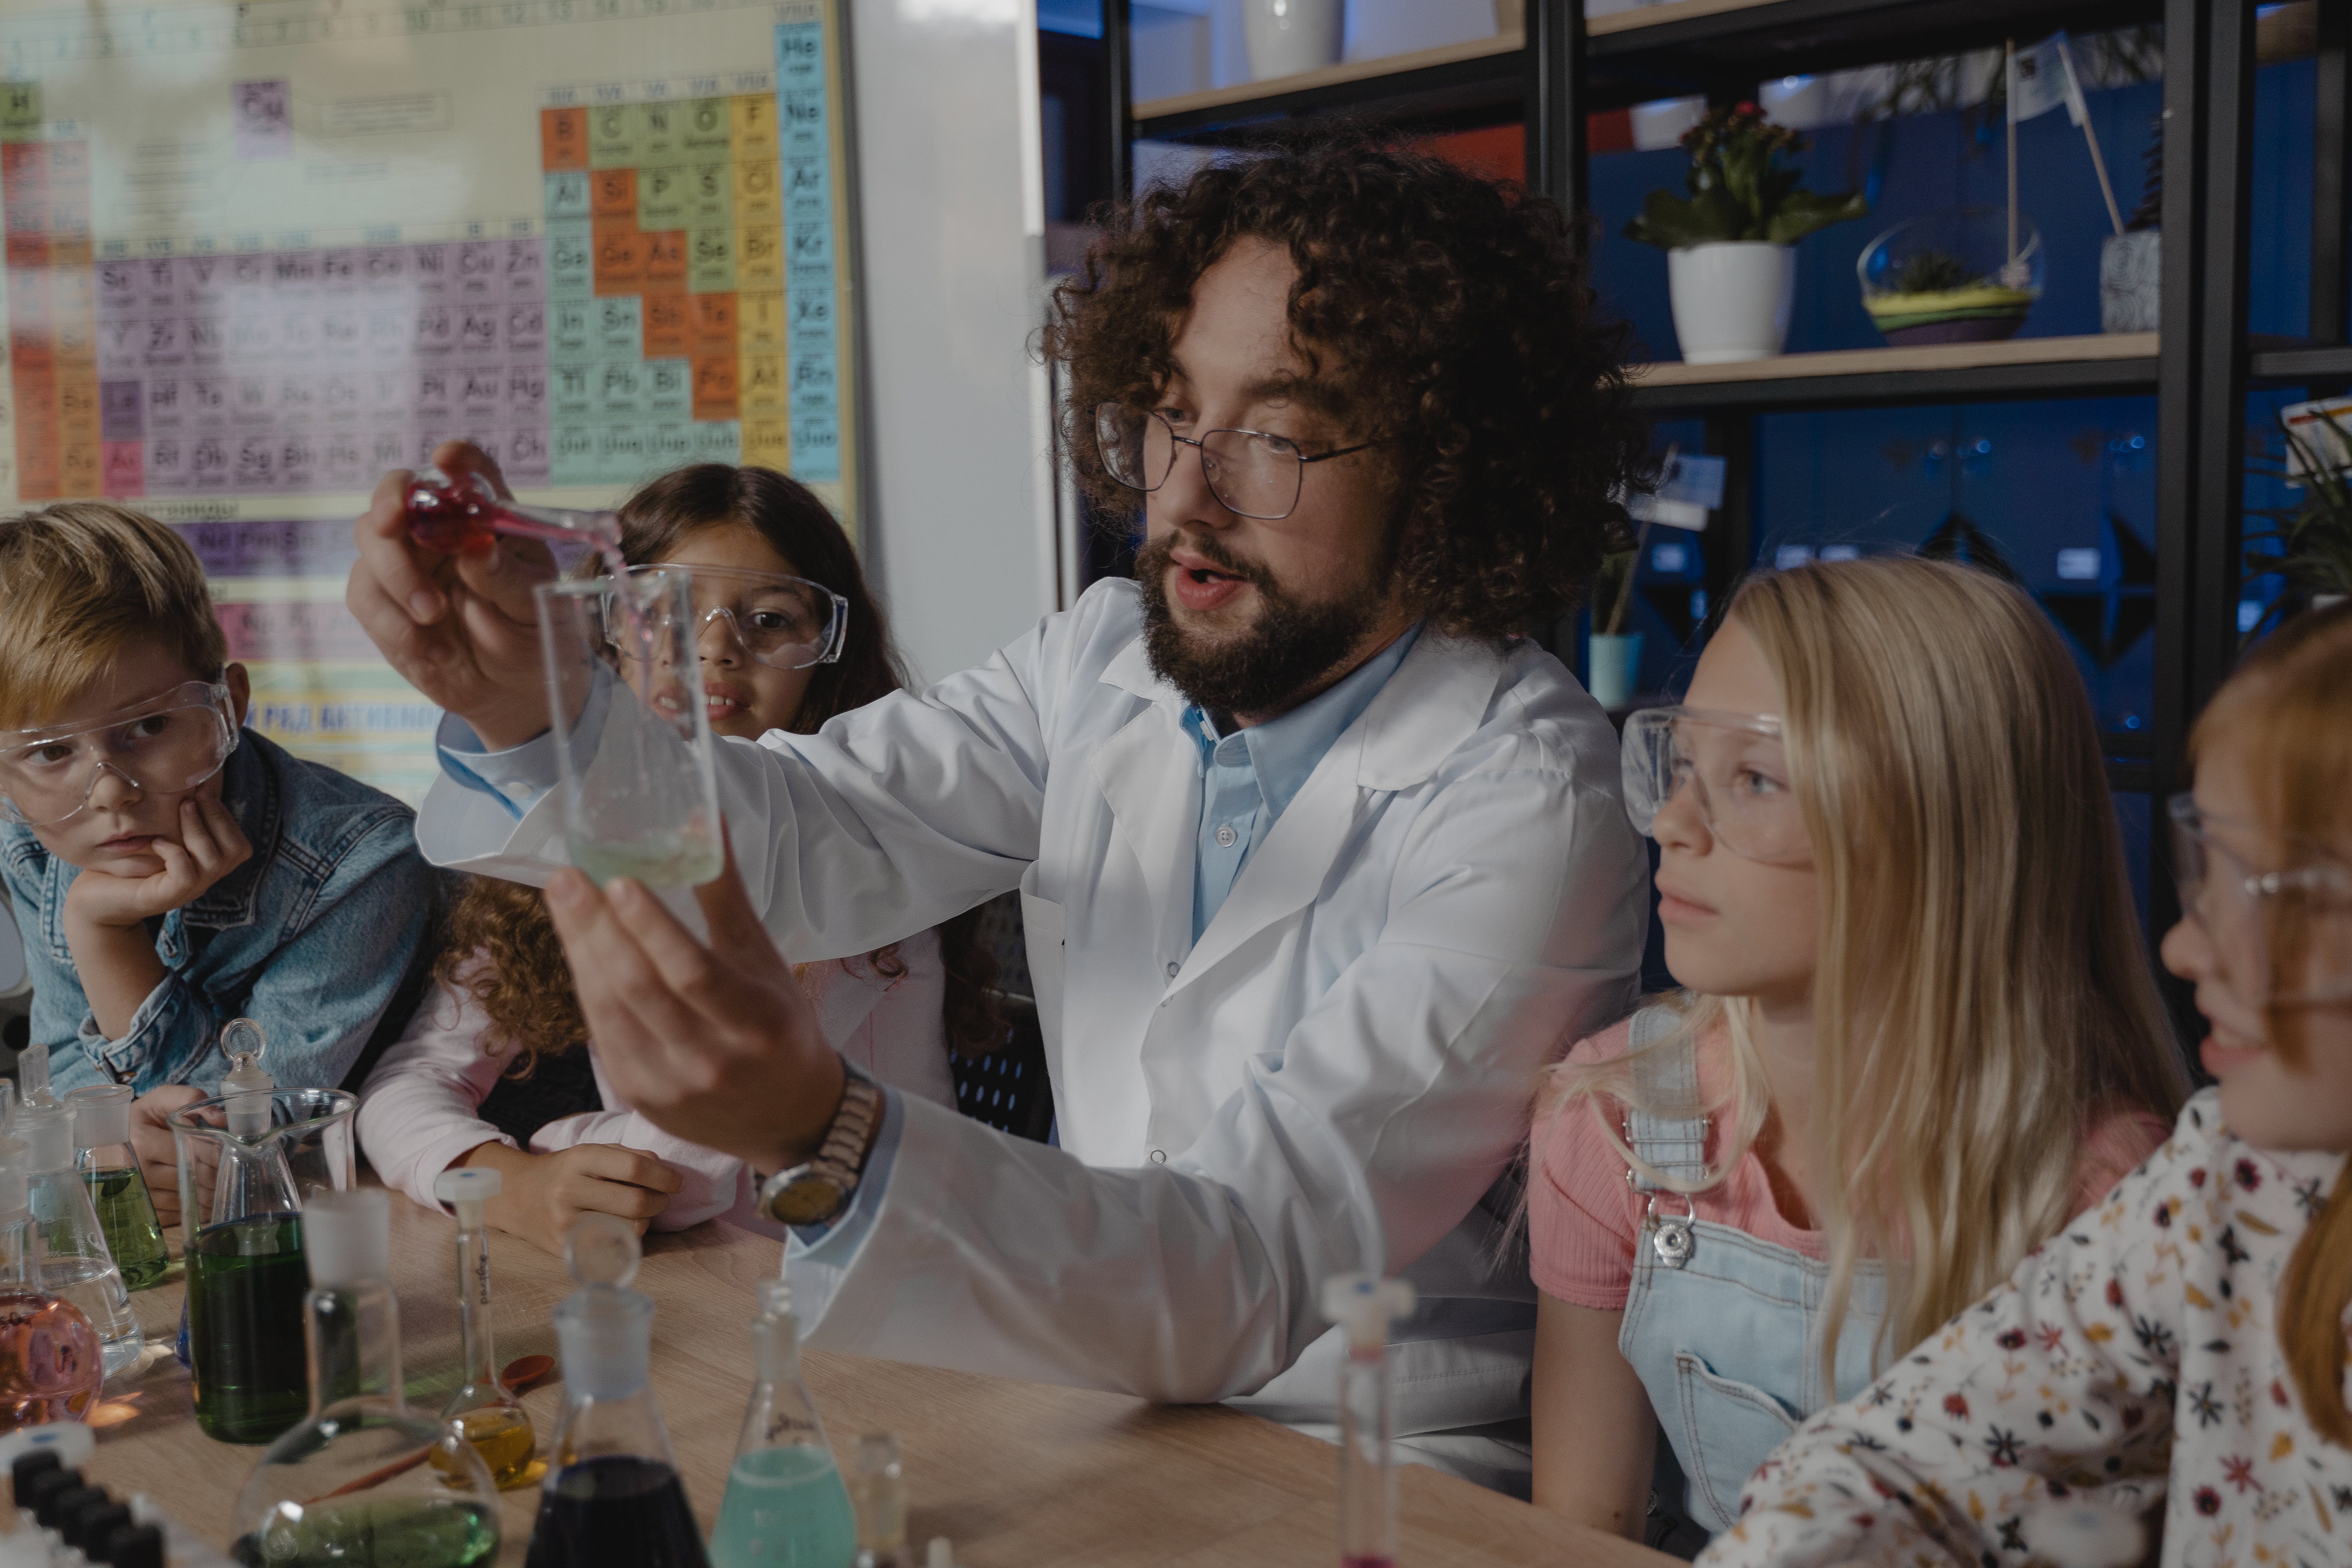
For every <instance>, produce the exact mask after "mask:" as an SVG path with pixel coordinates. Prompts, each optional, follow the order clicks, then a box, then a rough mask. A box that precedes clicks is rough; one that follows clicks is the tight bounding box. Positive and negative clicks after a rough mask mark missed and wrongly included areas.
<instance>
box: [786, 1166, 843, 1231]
mask: <svg viewBox="0 0 2352 1568" xmlns="http://www.w3.org/2000/svg"><path fill="white" fill-rule="evenodd" d="M841 1199H842V1191H841V1188H840V1187H839V1186H838V1185H837V1184H835V1182H834V1181H833V1180H832V1179H831V1178H830V1177H827V1176H820V1175H816V1174H814V1173H811V1174H809V1175H805V1176H803V1177H801V1178H800V1179H799V1180H798V1181H795V1182H792V1183H789V1184H786V1185H784V1186H782V1187H779V1188H778V1189H777V1190H776V1195H775V1196H774V1197H772V1198H770V1199H769V1200H768V1217H769V1218H770V1219H772V1220H774V1221H775V1222H776V1223H777V1224H778V1225H815V1224H816V1223H817V1222H819V1221H820V1220H828V1219H831V1218H832V1217H833V1216H834V1215H835V1214H837V1213H839V1212H840V1210H841Z"/></svg>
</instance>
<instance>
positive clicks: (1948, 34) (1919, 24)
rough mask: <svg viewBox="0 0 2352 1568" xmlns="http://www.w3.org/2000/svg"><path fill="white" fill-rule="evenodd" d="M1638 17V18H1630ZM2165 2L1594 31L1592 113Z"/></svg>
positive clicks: (1995, 41) (1897, 11) (1803, 10)
mask: <svg viewBox="0 0 2352 1568" xmlns="http://www.w3.org/2000/svg"><path fill="white" fill-rule="evenodd" d="M1630 15H1631V16H1639V15H1640V13H1638V12H1637V13H1632V14H1630ZM2163 15H2164V6H2163V5H2162V3H2161V0H1772V3H1770V4H1767V5H1743V6H1738V7H1735V8H1732V9H1728V10H1721V11H1717V12H1714V13H1712V14H1711V15H1706V16H1688V17H1683V18H1677V19H1669V20H1664V21H1657V22H1644V23H1643V24H1642V25H1639V26H1628V25H1626V18H1627V16H1628V14H1626V13H1620V14H1619V15H1618V16H1608V17H1601V18H1597V19H1596V20H1595V21H1594V22H1593V23H1589V24H1587V28H1588V32H1589V34H1590V37H1588V38H1587V40H1586V43H1585V53H1586V58H1587V66H1588V80H1587V82H1586V85H1585V98H1586V100H1587V104H1588V106H1589V107H1591V108H1617V107H1622V106H1623V105H1625V104H1629V103H1638V102H1642V101H1644V100H1649V99H1654V98H1661V97H1670V96H1678V95H1681V94H1687V93H1706V92H1717V93H1720V92H1722V91H1725V90H1731V91H1737V92H1739V93H1743V94H1744V93H1747V92H1749V91H1752V90H1754V87H1755V84H1756V83H1757V82H1758V81H1759V80H1764V79H1769V78H1772V77H1776V76H1782V75H1787V74H1790V73H1792V72H1805V73H1819V72H1822V71H1832V70H1843V69H1847V68H1852V67H1854V66H1865V65H1879V64H1884V63H1885V62H1887V61H1891V60H1903V59H1919V58H1927V57H1929V56H1934V55H1946V54H1958V53H1960V52H1963V51H1965V50H1969V49H1977V48H1985V47H1999V45H2000V43H2001V42H2002V40H2003V39H2005V38H2011V37H2019V36H2021V35H2030V36H2032V37H2036V38H2039V37H2045V36H2047V35H2048V34H2049V33H2050V32H2051V31H2052V30H2053V29H2055V28H2059V27H2064V28H2066V29H2068V30H2070V31H2073V32H2078V33H2079V32H2089V31H2094V30H2097V29H2104V28H2110V27H2119V26H2128V25H2130V24H2132V23H2136V22H2154V21H2158V20H2161V19H2162V17H2163Z"/></svg>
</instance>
